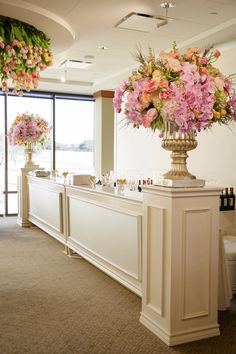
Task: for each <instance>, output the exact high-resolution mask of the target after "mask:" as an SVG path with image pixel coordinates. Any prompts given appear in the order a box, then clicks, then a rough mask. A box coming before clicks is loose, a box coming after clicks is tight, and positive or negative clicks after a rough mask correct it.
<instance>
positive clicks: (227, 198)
mask: <svg viewBox="0 0 236 354" xmlns="http://www.w3.org/2000/svg"><path fill="white" fill-rule="evenodd" d="M223 210H229V188H225V195H224V206H223Z"/></svg>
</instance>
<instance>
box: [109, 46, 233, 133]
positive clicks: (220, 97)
mask: <svg viewBox="0 0 236 354" xmlns="http://www.w3.org/2000/svg"><path fill="white" fill-rule="evenodd" d="M219 56H220V52H219V51H218V50H216V49H214V50H213V49H208V50H205V52H204V53H203V54H201V52H200V49H199V48H189V49H187V50H186V51H185V53H184V54H181V53H180V52H179V50H178V49H177V47H176V45H175V44H174V45H173V48H172V50H171V51H169V52H164V51H163V52H160V55H159V57H158V58H157V59H156V58H155V56H154V54H153V51H152V50H151V49H150V50H149V55H148V56H144V55H143V54H142V53H141V52H138V55H137V58H138V61H139V62H140V64H141V65H140V67H139V68H138V70H136V71H133V73H132V75H131V76H130V77H129V78H128V80H127V81H123V83H122V84H121V86H120V87H119V88H118V89H117V90H116V92H115V96H114V100H113V103H114V107H115V108H116V111H117V112H118V113H120V112H122V111H124V114H125V116H126V118H127V122H128V123H131V124H132V125H133V126H134V127H135V128H139V127H140V126H143V127H145V128H151V129H152V130H154V131H155V130H156V129H158V130H160V131H164V122H165V121H171V122H174V123H175V124H176V126H177V129H178V130H179V131H181V132H188V131H190V130H195V131H201V130H202V129H206V128H210V127H211V126H212V124H213V123H226V124H227V123H229V122H230V121H233V120H236V94H235V92H234V90H233V89H232V83H231V80H230V78H227V77H225V76H224V75H223V74H222V73H221V72H220V71H219V70H218V69H217V68H215V67H214V66H213V65H212V63H213V62H214V61H215V60H216V59H217V58H218V57H219ZM124 101H125V102H124ZM123 105H124V106H123Z"/></svg>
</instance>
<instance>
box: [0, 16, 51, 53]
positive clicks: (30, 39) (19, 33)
mask: <svg viewBox="0 0 236 354" xmlns="http://www.w3.org/2000/svg"><path fill="white" fill-rule="evenodd" d="M0 36H1V37H2V38H3V40H4V42H5V43H9V44H10V43H11V42H12V41H13V40H14V39H17V40H18V41H24V42H25V43H26V44H27V45H33V46H38V47H41V48H48V47H49V45H50V40H49V38H48V37H47V36H46V35H45V34H44V33H43V32H42V31H39V30H38V29H37V28H35V27H34V26H32V25H30V24H28V23H25V22H22V21H19V20H16V19H14V18H10V17H5V16H0Z"/></svg>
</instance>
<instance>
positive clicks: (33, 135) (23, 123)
mask: <svg viewBox="0 0 236 354" xmlns="http://www.w3.org/2000/svg"><path fill="white" fill-rule="evenodd" d="M49 132H50V126H49V124H48V122H47V121H46V120H45V119H43V118H41V117H40V116H39V115H37V114H35V115H34V114H29V113H28V112H25V113H23V114H18V115H17V116H16V118H15V120H14V121H13V123H12V125H11V127H10V130H9V133H8V138H9V142H10V144H11V145H23V146H25V147H26V146H27V144H28V143H34V144H35V145H37V144H38V145H43V144H44V143H45V142H46V140H47V139H48V135H49Z"/></svg>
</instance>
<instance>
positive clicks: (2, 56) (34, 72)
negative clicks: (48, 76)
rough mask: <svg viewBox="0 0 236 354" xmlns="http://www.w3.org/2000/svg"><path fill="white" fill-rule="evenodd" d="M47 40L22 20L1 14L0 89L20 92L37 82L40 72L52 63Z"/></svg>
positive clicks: (41, 33)
mask: <svg viewBox="0 0 236 354" xmlns="http://www.w3.org/2000/svg"><path fill="white" fill-rule="evenodd" d="M49 45H50V40H49V39H48V38H47V37H46V35H45V34H44V33H43V32H42V31H39V30H37V29H36V28H35V27H34V26H31V25H29V24H27V23H25V22H21V21H18V20H16V19H12V18H9V17H5V16H0V85H1V89H2V91H3V92H5V93H8V92H9V87H8V86H9V83H10V85H11V86H13V90H12V92H13V93H17V94H18V95H19V96H22V95H23V91H22V90H26V91H30V90H31V89H32V88H34V89H36V88H37V87H38V85H39V79H40V76H39V73H40V72H41V71H42V70H44V69H46V68H47V67H48V66H49V65H51V63H52V53H51V51H50V48H49Z"/></svg>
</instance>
